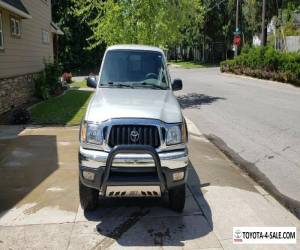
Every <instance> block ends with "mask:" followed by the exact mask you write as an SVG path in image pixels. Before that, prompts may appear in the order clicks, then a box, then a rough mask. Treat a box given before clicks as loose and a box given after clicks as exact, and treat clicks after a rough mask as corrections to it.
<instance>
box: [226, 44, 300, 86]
mask: <svg viewBox="0 0 300 250" xmlns="http://www.w3.org/2000/svg"><path fill="white" fill-rule="evenodd" d="M221 71H222V72H231V73H235V74H245V75H249V76H253V77H257V78H263V79H271V80H276V81H282V82H289V83H293V84H295V85H299V86H300V53H291V52H289V53H287V52H280V51H277V50H275V49H274V48H272V47H258V48H249V47H247V48H245V49H243V50H242V53H241V54H240V55H239V56H237V57H236V58H234V59H233V60H227V61H223V62H221Z"/></svg>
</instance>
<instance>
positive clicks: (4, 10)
mask: <svg viewBox="0 0 300 250" xmlns="http://www.w3.org/2000/svg"><path fill="white" fill-rule="evenodd" d="M61 34H63V33H62V32H61V30H60V29H59V28H58V27H57V25H55V24H54V23H53V22H52V14H51V0H0V114H1V113H4V112H6V111H8V110H10V109H11V108H13V107H15V106H19V105H22V104H23V103H25V102H27V101H28V100H29V99H30V98H31V97H32V96H33V94H34V82H33V79H34V76H35V75H36V74H37V73H38V72H40V71H41V70H43V68H44V62H45V60H46V61H53V60H54V59H55V57H56V55H57V53H56V51H57V39H58V35H61Z"/></svg>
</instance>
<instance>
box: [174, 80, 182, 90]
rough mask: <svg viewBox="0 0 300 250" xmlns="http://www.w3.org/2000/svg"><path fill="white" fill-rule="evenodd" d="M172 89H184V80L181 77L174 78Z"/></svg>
mask: <svg viewBox="0 0 300 250" xmlns="http://www.w3.org/2000/svg"><path fill="white" fill-rule="evenodd" d="M172 90H173V91H177V90H182V80H181V79H174V81H173V83H172Z"/></svg>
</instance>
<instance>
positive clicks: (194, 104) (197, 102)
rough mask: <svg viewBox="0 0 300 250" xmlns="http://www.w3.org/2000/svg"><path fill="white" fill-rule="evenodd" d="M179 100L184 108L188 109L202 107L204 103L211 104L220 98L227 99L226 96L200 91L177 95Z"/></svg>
mask: <svg viewBox="0 0 300 250" xmlns="http://www.w3.org/2000/svg"><path fill="white" fill-rule="evenodd" d="M177 100H178V102H179V103H180V106H181V107H182V108H183V109H188V108H197V109H200V107H201V106H202V105H210V104H212V103H213V102H216V101H219V100H226V98H223V97H215V96H209V95H204V94H199V93H188V94H185V95H180V96H177Z"/></svg>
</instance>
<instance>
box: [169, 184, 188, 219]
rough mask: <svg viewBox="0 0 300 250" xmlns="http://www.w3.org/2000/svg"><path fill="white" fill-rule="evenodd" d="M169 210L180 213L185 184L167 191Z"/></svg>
mask: <svg viewBox="0 0 300 250" xmlns="http://www.w3.org/2000/svg"><path fill="white" fill-rule="evenodd" d="M169 202H170V208H171V209H173V210H174V211H176V212H179V213H181V212H182V211H183V209H184V204H185V184H183V185H181V186H179V187H176V188H173V189H171V190H169Z"/></svg>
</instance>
